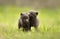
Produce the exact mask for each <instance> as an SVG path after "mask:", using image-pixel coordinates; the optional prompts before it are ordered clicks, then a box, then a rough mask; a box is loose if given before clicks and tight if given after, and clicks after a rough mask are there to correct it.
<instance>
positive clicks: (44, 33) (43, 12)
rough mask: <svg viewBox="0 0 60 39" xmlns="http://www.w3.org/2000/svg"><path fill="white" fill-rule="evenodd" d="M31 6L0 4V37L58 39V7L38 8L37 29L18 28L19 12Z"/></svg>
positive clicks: (4, 38) (59, 15)
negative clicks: (21, 6) (24, 29)
mask: <svg viewBox="0 0 60 39" xmlns="http://www.w3.org/2000/svg"><path fill="white" fill-rule="evenodd" d="M31 9H32V8H29V7H24V8H20V7H15V6H13V7H12V6H0V39H60V9H59V8H57V9H47V8H44V9H38V10H37V11H38V12H39V14H38V18H39V22H40V23H39V27H38V29H39V31H38V32H36V31H35V29H34V27H32V28H31V29H32V31H29V32H23V31H22V30H18V26H17V24H18V19H19V17H20V13H21V12H27V11H29V10H31Z"/></svg>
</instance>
